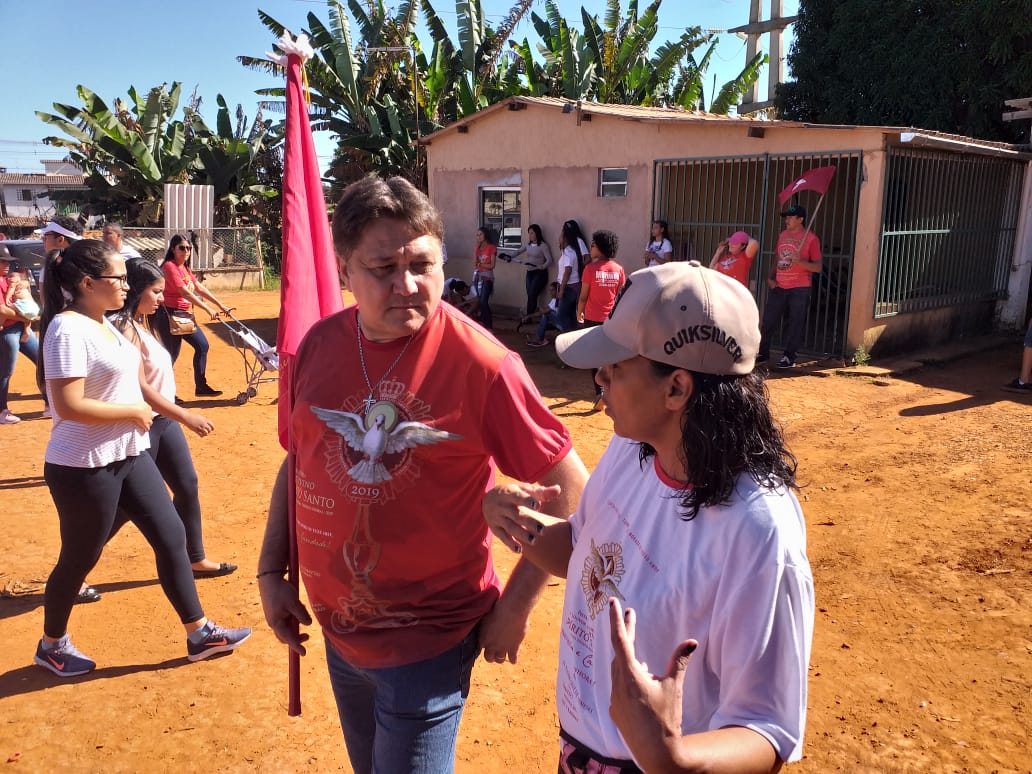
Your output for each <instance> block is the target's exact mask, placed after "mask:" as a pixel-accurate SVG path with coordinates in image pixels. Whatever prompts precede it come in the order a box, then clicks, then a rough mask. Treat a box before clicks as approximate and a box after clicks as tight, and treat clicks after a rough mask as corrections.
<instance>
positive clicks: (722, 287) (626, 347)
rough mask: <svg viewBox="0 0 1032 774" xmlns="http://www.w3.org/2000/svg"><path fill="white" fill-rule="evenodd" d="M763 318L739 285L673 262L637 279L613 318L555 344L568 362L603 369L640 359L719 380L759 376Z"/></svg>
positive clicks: (637, 275) (629, 283)
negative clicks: (756, 368) (755, 368)
mask: <svg viewBox="0 0 1032 774" xmlns="http://www.w3.org/2000/svg"><path fill="white" fill-rule="evenodd" d="M759 348H760V314H759V311H758V310H757V308H756V301H755V300H753V297H752V294H750V293H749V289H748V288H746V287H745V286H744V285H743V284H742V283H741V282H739V281H738V280H735V279H732V278H731V277H727V276H725V275H723V274H720V273H719V272H716V271H712V270H711V269H707V268H705V267H704V266H703V265H702V264H700V263H699V262H698V261H687V262H684V261H673V262H670V263H665V264H661V265H659V266H650V267H649V268H647V269H641V270H639V271H636V272H634V274H632V275H631V276H630V277H629V278H628V279H627V285H626V286H625V287H624V291H623V293H622V294H621V296H620V298H619V299H618V300H617V303H616V306H614V307H613V311H612V312H611V313H610V314H609V318H608V319H607V320H606V321H605V322H604V323H602V325H598V326H595V327H593V328H588V329H587V330H581V331H571V332H570V333H564V334H562V335H560V336H559V337H558V338H557V339H556V340H555V350H556V353H558V355H559V357H560V358H562V360H563V362H564V363H566V364H567V365H570V366H573V367H574V368H599V367H601V366H604V365H610V364H611V363H618V362H620V361H621V360H629V359H630V358H632V357H635V356H638V355H641V356H642V357H644V358H648V359H649V360H655V361H657V362H659V363H666V364H667V365H672V366H674V367H675V368H684V369H685V370H688V371H695V372H697V373H704V374H716V375H718V376H741V375H744V374H747V373H749V372H750V371H752V370H753V366H754V365H755V364H756V354H757V352H758V351H759Z"/></svg>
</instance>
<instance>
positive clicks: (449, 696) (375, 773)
mask: <svg viewBox="0 0 1032 774" xmlns="http://www.w3.org/2000/svg"><path fill="white" fill-rule="evenodd" d="M397 636H399V637H404V636H405V633H404V631H399V632H398V634H397ZM479 652H480V647H479V645H478V640H477V629H476V628H474V629H473V631H472V632H470V633H469V634H468V635H467V636H466V638H465V639H464V640H463V641H462V642H460V643H459V644H458V645H456V646H455V647H454V648H452V649H450V650H447V651H445V652H444V653H442V654H441V655H439V656H434V657H433V658H429V659H426V660H425V661H417V662H416V663H414V664H405V665H404V666H399V667H390V668H386V669H359V668H358V667H354V666H352V665H350V664H349V663H348V662H347V661H345V660H344V658H343V657H342V656H341V655H340V654H339V653H337V651H336V650H335V649H334V647H333V645H331V644H330V642H329V641H328V640H327V642H326V665H327V667H328V669H329V673H330V684H331V685H332V686H333V695H334V697H335V698H336V700H337V712H338V714H339V715H340V726H341V729H342V730H343V731H344V742H345V743H346V744H347V747H348V757H349V758H350V759H351V767H352V768H353V769H354V771H355V774H397V773H398V772H406V773H408V772H411V774H449V773H450V772H452V771H454V770H455V739H456V736H457V735H458V733H459V721H460V720H461V719H462V709H463V707H464V706H465V704H466V697H467V696H468V695H469V683H470V675H471V674H472V672H473V662H474V661H476V659H477V654H478V653H479Z"/></svg>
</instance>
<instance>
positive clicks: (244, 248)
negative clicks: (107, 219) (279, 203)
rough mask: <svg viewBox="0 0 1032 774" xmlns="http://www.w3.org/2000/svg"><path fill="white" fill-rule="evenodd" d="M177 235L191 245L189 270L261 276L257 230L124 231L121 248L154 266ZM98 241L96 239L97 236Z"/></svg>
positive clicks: (249, 228) (140, 229)
mask: <svg viewBox="0 0 1032 774" xmlns="http://www.w3.org/2000/svg"><path fill="white" fill-rule="evenodd" d="M177 233H181V234H182V235H183V236H184V237H186V238H187V239H189V240H190V243H191V244H192V245H193V248H194V249H193V257H192V258H191V260H190V267H191V268H192V269H193V270H194V271H195V272H204V273H205V274H210V273H220V272H241V271H244V272H246V271H257V272H259V273H261V272H263V270H264V268H265V264H264V262H263V261H262V247H261V240H260V239H259V233H258V227H257V226H237V227H224V228H198V229H187V230H184V231H181V232H177V231H171V230H169V229H164V228H134V227H131V226H125V227H124V233H123V235H122V241H123V244H125V245H126V246H128V247H132V248H133V249H135V250H137V251H138V252H139V253H140V255H142V256H143V257H144V258H150V259H151V260H152V261H154V262H155V263H159V264H160V263H161V262H162V261H164V260H165V254H166V252H167V251H168V243H169V240H170V239H172V237H173V236H175V235H176V234H177ZM98 238H99V235H98Z"/></svg>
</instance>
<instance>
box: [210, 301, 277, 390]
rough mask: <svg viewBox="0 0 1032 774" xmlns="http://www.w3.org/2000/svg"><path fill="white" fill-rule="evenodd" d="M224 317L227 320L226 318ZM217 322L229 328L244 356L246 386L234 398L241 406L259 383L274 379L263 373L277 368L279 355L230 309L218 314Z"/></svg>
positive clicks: (235, 343) (234, 342)
mask: <svg viewBox="0 0 1032 774" xmlns="http://www.w3.org/2000/svg"><path fill="white" fill-rule="evenodd" d="M226 317H228V318H229V320H226V319H225V318H226ZM230 321H231V322H230ZM219 322H221V323H222V324H223V325H225V326H226V327H227V328H229V332H230V334H231V338H232V341H233V345H234V346H235V347H236V348H237V349H239V350H240V354H241V355H243V357H244V378H245V379H246V380H247V387H246V389H244V391H243V392H241V393H240V394H239V395H237V399H236V400H237V403H238V404H239V405H241V406H242V405H244V404H245V403H247V401H248V399H249V398H253V397H254V396H255V395H257V394H258V385H259V384H262V383H263V382H274V381H276V377H275V376H266V375H265V374H266V372H268V371H278V370H279V355H278V354H277V353H276V348H275V347H273V346H271V345H269V344H266V343H265V342H264V341H263V340H262V337H261V336H259V335H258V334H257V333H255V332H254V331H252V330H251V329H250V328H248V327H247V326H246V325H244V324H243V323H242V322H240V320H238V319H237V318H236V317H234V316H233V310H232V309H230V310H229V311H228V312H224V313H223V314H221V315H219Z"/></svg>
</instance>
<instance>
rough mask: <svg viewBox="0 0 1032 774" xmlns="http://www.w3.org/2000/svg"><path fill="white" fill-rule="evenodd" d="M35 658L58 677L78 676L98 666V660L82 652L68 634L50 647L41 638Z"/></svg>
mask: <svg viewBox="0 0 1032 774" xmlns="http://www.w3.org/2000/svg"><path fill="white" fill-rule="evenodd" d="M33 660H34V661H35V662H36V663H37V664H39V665H40V666H41V667H44V668H46V669H49V670H50V671H51V672H53V673H54V674H55V675H57V676H58V677H78V676H79V675H84V674H86V673H87V672H92V671H93V670H94V669H96V668H97V662H96V661H94V660H93V659H92V658H88V657H87V656H85V655H84V654H82V653H80V652H79V651H78V650H77V649H76V647H75V646H74V645H72V641H71V640H70V639H69V638H68V635H67V634H66V635H65V636H64V637H62V638H61V639H59V640H58V641H57V642H55V643H54V644H53V645H52V646H50V647H49V648H48V647H47V646H46V643H45V642H44V641H43V640H42V639H41V640H40V641H39V645H37V646H36V658H35V659H33Z"/></svg>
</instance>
